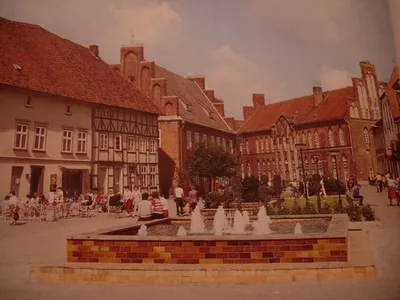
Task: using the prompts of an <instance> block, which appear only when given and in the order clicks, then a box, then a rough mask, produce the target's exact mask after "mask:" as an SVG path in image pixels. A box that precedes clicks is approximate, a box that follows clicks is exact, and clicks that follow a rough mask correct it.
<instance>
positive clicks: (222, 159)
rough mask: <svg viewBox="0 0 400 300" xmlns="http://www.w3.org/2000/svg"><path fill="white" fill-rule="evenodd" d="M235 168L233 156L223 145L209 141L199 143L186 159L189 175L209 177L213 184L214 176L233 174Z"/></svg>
mask: <svg viewBox="0 0 400 300" xmlns="http://www.w3.org/2000/svg"><path fill="white" fill-rule="evenodd" d="M236 169H237V163H236V161H235V159H234V157H233V156H232V155H230V154H229V153H228V152H227V151H225V150H224V148H223V147H221V146H219V145H215V144H211V143H205V142H201V143H199V144H198V145H197V146H196V149H195V151H194V153H193V155H192V156H191V157H190V158H189V161H188V173H189V176H190V177H191V178H193V177H199V178H200V177H205V178H209V179H211V182H212V185H213V186H214V182H215V178H217V177H229V176H233V175H235V174H236Z"/></svg>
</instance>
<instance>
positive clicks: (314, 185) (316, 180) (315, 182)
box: [308, 174, 321, 196]
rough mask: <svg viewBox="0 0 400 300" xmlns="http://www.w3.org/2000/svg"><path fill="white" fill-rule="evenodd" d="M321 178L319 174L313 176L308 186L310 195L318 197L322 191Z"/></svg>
mask: <svg viewBox="0 0 400 300" xmlns="http://www.w3.org/2000/svg"><path fill="white" fill-rule="evenodd" d="M320 181H321V176H320V175H319V174H314V175H313V176H311V179H310V182H309V184H308V193H309V195H310V196H314V195H317V194H318V193H319V192H320V190H321V184H320Z"/></svg>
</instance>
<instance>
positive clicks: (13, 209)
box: [8, 191, 19, 225]
mask: <svg viewBox="0 0 400 300" xmlns="http://www.w3.org/2000/svg"><path fill="white" fill-rule="evenodd" d="M8 209H9V212H10V214H11V217H12V219H13V221H12V223H11V224H10V225H16V224H17V221H18V220H19V206H18V198H17V196H16V194H15V192H14V191H12V192H11V193H10V200H8Z"/></svg>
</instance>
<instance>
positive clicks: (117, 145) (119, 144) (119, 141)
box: [114, 135, 122, 151]
mask: <svg viewBox="0 0 400 300" xmlns="http://www.w3.org/2000/svg"><path fill="white" fill-rule="evenodd" d="M114 143H115V145H114V149H115V151H122V136H120V135H116V136H114Z"/></svg>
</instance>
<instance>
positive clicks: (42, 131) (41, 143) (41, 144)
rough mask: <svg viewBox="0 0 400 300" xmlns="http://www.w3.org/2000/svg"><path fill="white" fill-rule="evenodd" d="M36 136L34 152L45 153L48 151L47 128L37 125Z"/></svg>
mask: <svg viewBox="0 0 400 300" xmlns="http://www.w3.org/2000/svg"><path fill="white" fill-rule="evenodd" d="M38 131H39V132H38ZM34 134H35V138H34V140H33V150H35V151H45V150H46V136H47V128H46V127H44V126H39V125H36V126H35V131H34Z"/></svg>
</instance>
